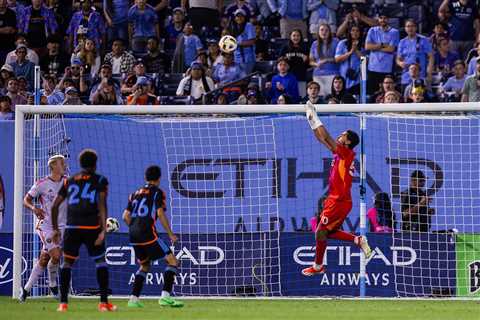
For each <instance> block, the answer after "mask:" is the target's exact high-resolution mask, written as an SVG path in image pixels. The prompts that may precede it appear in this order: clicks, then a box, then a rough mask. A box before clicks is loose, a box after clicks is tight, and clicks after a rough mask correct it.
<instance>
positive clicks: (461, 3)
mask: <svg viewBox="0 0 480 320" xmlns="http://www.w3.org/2000/svg"><path fill="white" fill-rule="evenodd" d="M438 11H439V15H440V14H443V15H445V16H446V17H449V18H448V23H449V25H450V28H449V34H450V39H451V40H452V42H451V44H452V49H453V50H455V51H457V52H458V53H459V54H460V57H462V58H464V57H465V56H466V54H467V53H468V51H469V50H470V49H471V48H472V46H473V41H474V39H475V35H476V34H477V33H478V32H479V31H480V22H479V11H478V7H477V5H476V3H475V1H473V0H443V2H442V4H441V5H440V7H439V9H438Z"/></svg>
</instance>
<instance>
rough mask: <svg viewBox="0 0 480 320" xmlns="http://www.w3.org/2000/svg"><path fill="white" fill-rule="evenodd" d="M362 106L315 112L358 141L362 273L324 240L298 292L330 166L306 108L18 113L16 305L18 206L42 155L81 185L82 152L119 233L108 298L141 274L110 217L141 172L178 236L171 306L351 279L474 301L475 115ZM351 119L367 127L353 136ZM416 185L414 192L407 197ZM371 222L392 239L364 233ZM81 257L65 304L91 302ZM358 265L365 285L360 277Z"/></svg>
mask: <svg viewBox="0 0 480 320" xmlns="http://www.w3.org/2000/svg"><path fill="white" fill-rule="evenodd" d="M365 107H366V108H367V107H368V108H369V109H364V110H368V111H372V110H373V111H378V112H376V113H368V114H366V113H365V114H364V113H362V114H361V113H358V111H359V106H358V105H357V106H348V105H346V106H345V107H343V106H342V112H343V114H342V115H339V114H335V113H336V111H338V109H335V108H333V107H332V106H326V105H325V106H319V107H318V109H320V110H319V112H329V113H330V114H329V115H328V116H327V115H325V116H323V117H322V121H323V122H324V124H325V126H326V127H327V129H328V130H329V131H330V133H331V134H332V136H333V137H336V136H338V135H339V134H340V133H342V132H343V131H345V130H346V129H348V128H350V129H353V130H355V131H357V132H359V133H360V132H363V134H362V135H363V142H364V148H363V149H361V148H360V146H358V147H357V148H356V153H357V157H356V158H357V160H356V161H355V167H356V170H355V173H354V179H353V182H354V184H353V187H352V196H353V208H352V211H351V213H350V214H349V216H348V217H347V219H346V220H345V222H344V224H343V226H342V228H343V229H344V230H345V231H348V232H352V233H355V234H360V233H361V232H362V227H363V226H362V224H361V223H360V221H361V219H360V217H361V215H364V216H366V217H367V221H368V222H369V223H368V224H367V225H366V229H367V237H368V239H369V242H370V245H371V247H372V249H373V250H374V251H373V254H372V256H371V257H370V259H368V260H365V259H361V253H360V250H359V249H358V248H357V247H356V246H355V245H353V244H350V243H346V242H341V241H337V240H333V241H332V240H329V241H328V247H327V253H326V255H325V261H324V262H325V264H326V266H327V272H326V273H325V274H323V275H320V276H317V277H309V278H306V277H304V276H302V275H301V273H300V271H301V269H302V268H304V266H308V265H311V263H312V261H313V257H314V253H315V247H314V244H315V240H314V234H313V233H312V227H311V222H310V220H311V218H312V217H313V216H314V215H315V214H316V212H318V211H319V210H320V209H321V208H320V207H321V204H322V201H321V199H322V197H323V196H325V195H326V194H327V192H328V177H329V169H330V163H331V161H332V154H331V153H330V152H329V151H328V150H327V149H326V148H325V147H324V146H322V145H321V144H320V143H318V141H316V140H315V137H314V135H313V134H312V132H311V129H310V128H309V126H308V124H307V123H306V120H305V117H304V116H303V106H285V107H280V106H271V107H270V106H198V107H194V106H188V108H186V107H183V106H162V107H161V108H160V107H156V108H151V107H140V106H136V107H135V108H133V107H128V106H127V107H126V106H118V107H108V106H105V107H103V106H101V107H98V108H95V110H96V111H95V112H96V113H97V114H93V112H91V111H88V109H86V108H85V107H84V106H61V108H60V107H55V106H51V107H48V106H46V107H44V106H37V107H34V108H32V107H26V106H25V107H23V106H22V107H19V108H18V110H19V111H17V116H18V115H20V116H21V117H20V118H18V117H17V120H16V121H17V127H16V148H17V149H16V164H17V166H16V169H15V171H16V174H15V175H16V194H15V205H16V206H15V212H16V214H15V230H14V240H15V241H14V242H15V257H14V260H15V261H14V266H15V272H14V290H15V288H18V287H19V286H20V285H22V284H24V283H25V282H26V279H27V278H28V275H29V273H30V269H31V267H32V265H33V264H34V263H35V259H36V258H37V257H38V253H39V250H40V248H41V246H40V241H39V240H38V239H37V237H36V235H35V234H34V230H35V223H36V221H34V219H32V214H31V212H29V211H28V210H26V209H24V208H23V207H22V205H21V198H22V197H23V194H24V193H25V192H26V191H27V190H28V188H29V187H30V186H31V184H33V183H34V182H35V180H36V179H38V178H40V177H42V176H45V175H47V174H48V168H47V164H46V161H47V159H48V157H49V156H50V155H51V154H52V153H61V154H69V155H70V158H69V160H68V166H69V172H70V173H73V172H76V171H78V170H79V166H78V160H77V155H78V154H79V152H80V151H81V150H82V149H84V148H87V147H88V148H93V149H95V150H96V151H97V152H98V154H99V163H98V172H100V173H101V174H103V175H105V176H106V177H107V178H108V180H109V183H110V186H109V197H108V213H109V216H112V217H115V218H117V219H118V220H119V221H120V222H121V228H120V230H119V232H116V233H111V234H108V236H107V240H106V241H107V255H106V259H107V263H108V265H109V267H110V271H111V276H110V287H111V290H112V293H113V294H115V295H127V294H129V293H130V290H131V286H132V284H133V278H134V274H135V272H136V270H137V269H138V265H137V262H136V259H135V255H134V252H133V248H132V247H131V246H130V244H129V243H128V235H127V227H126V226H125V225H124V224H123V223H122V221H121V215H122V212H123V210H124V208H125V206H126V204H127V197H128V194H129V193H131V192H133V191H134V190H135V189H137V188H138V187H140V186H142V184H143V174H144V170H145V168H146V167H147V166H148V165H151V164H158V165H160V166H161V168H162V180H161V188H162V189H163V190H164V191H166V194H167V204H168V205H167V214H168V217H169V219H170V221H171V224H172V229H173V231H174V232H175V233H176V234H178V235H179V241H178V242H177V243H175V244H172V247H171V248H172V250H173V252H174V254H175V255H176V257H177V258H178V260H179V262H180V271H179V273H178V275H177V277H176V282H175V286H174V293H175V294H176V295H178V296H280V295H283V296H358V295H359V293H360V290H359V288H360V287H361V286H362V281H361V279H362V278H363V279H364V280H365V286H366V288H365V293H366V296H375V297H388V296H395V297H397V296H400V297H457V296H461V297H475V296H478V295H479V294H480V253H479V252H480V235H479V234H480V213H479V211H478V209H479V207H480V165H479V161H480V160H479V156H480V154H479V153H480V144H479V142H480V141H479V139H480V135H479V133H480V132H479V131H480V129H479V125H480V123H479V121H480V120H479V118H478V116H476V115H475V114H471V113H468V112H465V113H462V114H459V113H456V114H450V113H441V112H431V113H428V114H423V115H418V114H413V113H406V112H401V111H414V110H416V111H422V110H425V109H426V108H428V107H429V108H430V109H431V110H432V111H435V110H437V111H438V110H439V108H438V107H435V105H428V106H426V107H425V106H420V105H413V107H412V105H410V106H409V109H408V110H406V109H402V108H405V105H396V106H395V105H392V106H390V107H391V108H390V107H389V106H378V105H376V106H370V105H369V106H365ZM372 108H373V109H372ZM375 108H377V110H375ZM389 108H390V109H389ZM435 108H437V109H435ZM444 108H445V109H446V110H447V111H448V109H449V108H450V110H451V109H453V108H457V110H465V111H468V110H475V108H477V107H476V106H473V105H465V104H459V105H448V106H446V107H445V106H444ZM354 111H357V112H354ZM385 111H400V112H397V113H387V112H385ZM59 112H61V113H59ZM345 112H353V113H349V114H345ZM66 113H68V114H69V117H67V118H65V117H64V116H63V114H66ZM88 113H91V114H89V115H86V116H85V114H88ZM98 113H102V114H101V115H100V114H98ZM286 113H288V114H286ZM295 113H296V114H295ZM33 114H35V116H32V115H33ZM71 115H73V116H71ZM361 118H363V119H365V123H366V126H365V127H364V128H362V131H361V128H360V120H361ZM361 163H362V164H363V165H365V168H366V174H365V179H364V180H363V181H362V179H361V178H362V177H360V176H359V174H358V172H359V169H360V164H361ZM19 164H20V165H19ZM21 164H23V165H21ZM418 172H421V174H420V173H418ZM413 175H415V177H416V178H415V180H422V179H421V177H422V175H423V177H424V178H423V185H421V183H422V182H416V183H419V184H420V186H419V188H417V189H415V188H412V183H413V182H412V176H413ZM362 182H363V183H364V185H365V187H366V196H365V200H366V206H367V208H368V209H371V208H374V207H375V201H374V200H373V199H374V198H375V197H376V195H378V194H380V193H385V194H386V195H387V196H388V199H389V200H390V203H391V209H392V210H391V212H392V213H393V216H391V219H390V220H389V219H388V214H387V215H386V214H385V210H383V209H381V208H378V209H377V210H376V213H375V210H373V211H372V210H368V215H367V212H362V213H361V212H360V211H361V210H360V208H361V206H360V200H361V199H360V187H359V186H360V183H362ZM415 192H416V193H415ZM17 193H18V194H17ZM22 193H23V194H22ZM423 198H425V199H423ZM422 199H423V200H422ZM421 201H425V204H422V203H420V202H421ZM376 203H377V205H378V201H377V202H376ZM419 203H420V204H419ZM384 207H385V206H382V208H384ZM372 212H374V213H373V214H372ZM373 217H375V219H373ZM375 221H376V222H377V223H378V224H380V225H383V226H386V225H389V226H390V227H391V229H392V230H389V229H388V228H383V229H382V228H380V229H376V228H375ZM390 221H392V222H390ZM159 231H160V232H162V230H161V228H159ZM375 231H376V232H375ZM380 231H381V232H380ZM164 239H165V240H166V239H167V237H164ZM20 253H21V254H20ZM80 255H81V258H80V259H79V261H77V263H76V264H75V266H74V272H73V277H72V294H76V295H94V294H96V293H97V290H96V288H97V284H96V278H95V272H94V263H93V261H92V260H91V259H89V258H88V254H87V253H86V251H81V253H80ZM22 256H23V259H24V260H23V261H24V262H22ZM362 261H364V264H365V268H366V272H365V273H361V272H360V270H361V268H360V264H361V262H362ZM164 267H165V264H164V262H163V261H158V262H155V263H154V266H153V267H152V269H151V271H150V273H149V274H148V275H147V278H146V284H145V287H144V292H143V293H144V294H145V295H151V296H157V295H159V294H160V292H161V288H162V285H163V275H162V272H163V269H164ZM46 282H47V280H46V279H45V278H43V279H42V281H40V282H39V284H38V285H37V286H36V287H35V289H34V291H33V294H34V295H36V296H43V295H46V294H48V291H47V290H46V288H47V287H46ZM14 294H16V293H14Z"/></svg>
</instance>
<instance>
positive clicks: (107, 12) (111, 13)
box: [103, 0, 130, 46]
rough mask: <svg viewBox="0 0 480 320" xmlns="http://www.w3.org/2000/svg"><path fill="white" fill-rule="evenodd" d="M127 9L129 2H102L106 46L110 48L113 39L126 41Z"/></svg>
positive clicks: (122, 0)
mask: <svg viewBox="0 0 480 320" xmlns="http://www.w3.org/2000/svg"><path fill="white" fill-rule="evenodd" d="M129 9H130V0H103V16H104V17H105V22H106V28H107V29H106V31H107V39H108V42H107V45H108V46H111V44H112V42H113V40H114V39H123V40H124V41H127V40H128V10H129Z"/></svg>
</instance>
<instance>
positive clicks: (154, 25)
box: [128, 0, 160, 53]
mask: <svg viewBox="0 0 480 320" xmlns="http://www.w3.org/2000/svg"><path fill="white" fill-rule="evenodd" d="M150 37H156V38H157V39H160V26H159V24H158V16H157V13H156V12H155V9H154V8H153V7H152V6H151V5H148V4H147V3H146V0H135V4H134V5H133V6H132V7H131V8H130V10H128V39H129V43H130V46H131V48H132V51H133V52H134V53H145V52H146V51H147V40H148V38H150Z"/></svg>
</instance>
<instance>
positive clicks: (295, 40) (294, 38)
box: [280, 29, 309, 96]
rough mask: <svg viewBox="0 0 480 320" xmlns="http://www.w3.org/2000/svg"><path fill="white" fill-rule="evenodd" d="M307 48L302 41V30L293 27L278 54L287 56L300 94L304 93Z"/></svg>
mask: <svg viewBox="0 0 480 320" xmlns="http://www.w3.org/2000/svg"><path fill="white" fill-rule="evenodd" d="M308 54H309V53H308V48H307V45H306V44H305V42H304V41H303V35H302V31H301V30H300V29H295V30H293V31H292V32H291V33H290V39H289V40H288V44H287V45H286V46H285V47H283V49H282V51H281V53H280V56H282V57H285V58H287V60H288V64H289V66H290V72H291V73H292V74H293V75H294V76H295V78H296V79H297V81H298V90H299V93H300V95H301V96H304V95H305V93H306V81H307V68H308V66H309V57H308Z"/></svg>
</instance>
